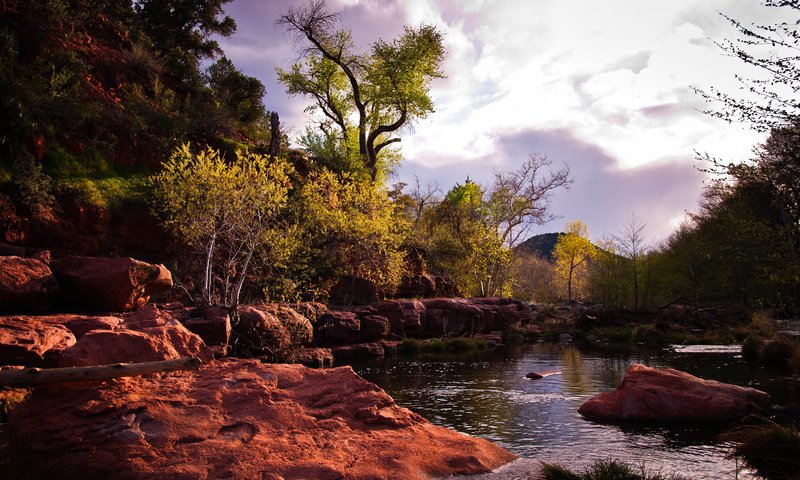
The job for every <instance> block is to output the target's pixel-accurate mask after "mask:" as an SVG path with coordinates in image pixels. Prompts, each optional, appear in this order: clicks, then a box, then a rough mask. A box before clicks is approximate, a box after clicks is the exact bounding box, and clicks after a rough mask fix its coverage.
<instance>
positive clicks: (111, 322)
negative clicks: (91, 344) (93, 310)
mask: <svg viewBox="0 0 800 480" xmlns="http://www.w3.org/2000/svg"><path fill="white" fill-rule="evenodd" d="M63 317H65V318H64V320H63V325H64V326H65V327H67V328H68V329H69V331H70V332H72V334H73V335H75V338H77V339H79V340H80V338H81V337H83V336H84V335H86V334H87V333H89V332H92V331H95V330H115V329H117V328H118V327H119V325H120V323H122V319H121V318H117V317H92V316H86V315H64V316H63Z"/></svg>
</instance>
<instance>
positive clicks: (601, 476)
mask: <svg viewBox="0 0 800 480" xmlns="http://www.w3.org/2000/svg"><path fill="white" fill-rule="evenodd" d="M544 478H545V480H681V479H684V477H680V476H678V475H662V474H660V473H653V472H648V471H647V469H646V468H645V467H644V466H640V467H637V468H634V467H631V466H630V465H627V464H625V463H623V462H622V461H620V460H600V461H597V462H595V463H594V464H592V465H591V466H589V467H587V468H586V469H584V471H583V472H581V473H574V472H571V471H570V470H569V469H567V468H565V467H562V466H561V465H553V464H549V463H545V464H544Z"/></svg>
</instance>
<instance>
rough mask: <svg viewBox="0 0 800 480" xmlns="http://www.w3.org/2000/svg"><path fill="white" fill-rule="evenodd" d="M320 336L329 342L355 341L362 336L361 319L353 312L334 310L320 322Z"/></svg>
mask: <svg viewBox="0 0 800 480" xmlns="http://www.w3.org/2000/svg"><path fill="white" fill-rule="evenodd" d="M318 328H319V331H320V333H321V335H320V337H321V340H323V341H324V342H325V343H328V344H331V343H333V344H342V343H355V342H358V341H359V339H360V338H361V320H359V318H358V315H356V314H355V313H353V312H343V311H332V312H328V313H326V314H324V315H323V316H322V318H320V320H319V324H318Z"/></svg>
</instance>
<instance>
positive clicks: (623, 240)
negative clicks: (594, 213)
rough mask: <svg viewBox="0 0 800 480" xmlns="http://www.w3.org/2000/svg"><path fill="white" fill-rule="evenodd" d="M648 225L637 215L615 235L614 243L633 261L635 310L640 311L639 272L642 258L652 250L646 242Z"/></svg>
mask: <svg viewBox="0 0 800 480" xmlns="http://www.w3.org/2000/svg"><path fill="white" fill-rule="evenodd" d="M646 226H647V224H645V223H642V221H641V220H640V219H639V217H637V216H636V214H635V213H631V216H630V218H629V219H628V221H627V222H625V225H624V226H623V227H622V230H621V231H620V232H619V234H617V235H614V236H613V238H614V242H615V243H616V245H617V248H618V249H619V251H620V253H622V255H623V256H625V257H627V258H628V259H629V260H630V261H631V269H632V283H633V309H634V310H638V309H639V273H640V272H639V270H640V268H639V267H640V263H641V258H642V256H643V255H644V254H645V253H646V252H647V250H648V249H649V248H650V247H649V246H648V245H647V243H646V240H645V236H644V229H645V227H646Z"/></svg>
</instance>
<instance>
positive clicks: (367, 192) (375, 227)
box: [295, 170, 408, 291]
mask: <svg viewBox="0 0 800 480" xmlns="http://www.w3.org/2000/svg"><path fill="white" fill-rule="evenodd" d="M295 208H296V212H295V217H296V218H297V219H298V225H299V228H301V229H302V230H303V231H302V232H301V236H302V238H303V241H302V244H303V245H304V247H305V248H304V249H303V251H302V252H300V253H299V255H298V257H297V258H296V261H297V262H298V263H299V264H301V265H302V266H305V267H306V268H305V270H306V271H305V275H303V274H301V275H300V276H301V277H302V276H305V277H306V278H305V281H307V282H309V283H310V284H317V285H320V284H324V283H327V282H330V281H335V280H336V279H337V278H338V277H339V276H341V275H347V274H350V275H356V276H360V277H364V278H368V279H370V280H372V281H373V282H375V284H376V285H378V286H379V287H380V288H382V289H384V291H393V289H394V287H395V286H396V285H397V284H398V283H399V281H400V276H401V273H402V266H403V252H402V251H401V250H400V246H401V245H402V244H403V242H404V239H405V237H406V235H407V232H408V224H407V223H406V221H405V219H404V218H403V217H402V216H401V215H399V212H397V210H396V208H395V205H394V203H393V202H392V201H391V199H390V198H389V196H388V192H387V191H386V189H385V188H383V187H380V186H378V185H375V184H372V183H370V182H363V181H357V180H356V179H354V178H352V177H350V176H349V175H346V174H345V175H341V176H340V175H336V174H334V173H333V172H330V171H327V170H322V171H321V172H319V173H315V174H313V175H311V176H310V177H309V178H308V180H307V181H306V183H305V184H304V185H303V186H302V188H301V189H300V192H299V195H298V198H297V202H296V207H295ZM301 280H302V279H301Z"/></svg>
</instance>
